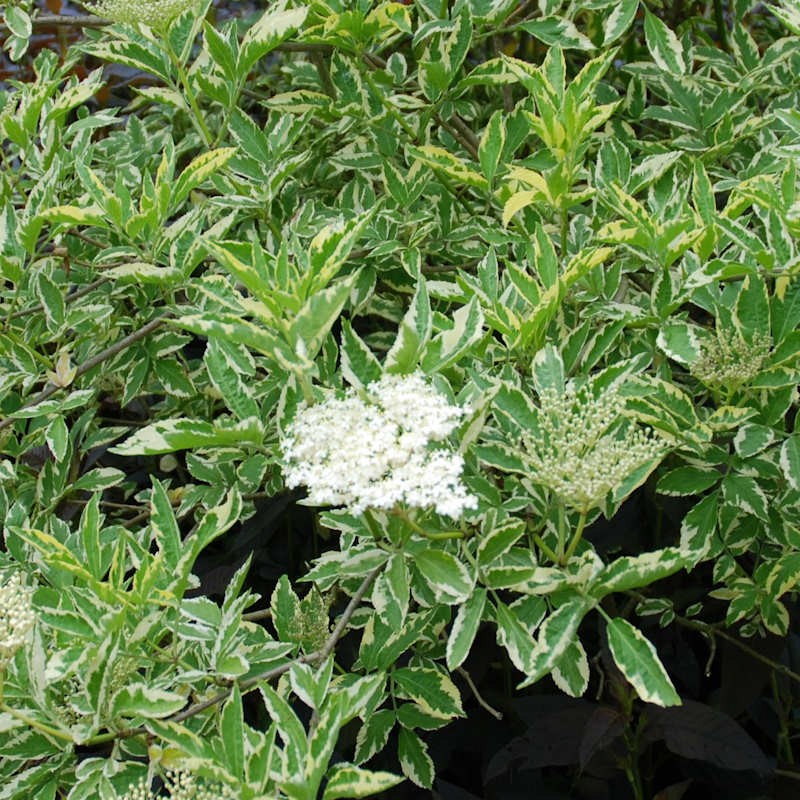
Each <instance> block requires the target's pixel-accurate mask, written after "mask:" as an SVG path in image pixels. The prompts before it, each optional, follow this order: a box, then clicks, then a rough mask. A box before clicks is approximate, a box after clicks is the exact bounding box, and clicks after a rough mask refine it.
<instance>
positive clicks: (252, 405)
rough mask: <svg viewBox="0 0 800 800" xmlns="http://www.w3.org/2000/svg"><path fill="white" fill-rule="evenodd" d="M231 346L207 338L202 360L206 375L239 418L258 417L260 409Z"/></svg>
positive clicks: (218, 340) (221, 341)
mask: <svg viewBox="0 0 800 800" xmlns="http://www.w3.org/2000/svg"><path fill="white" fill-rule="evenodd" d="M232 349H233V348H232V346H231V345H230V344H229V343H228V342H226V341H224V340H222V339H209V341H208V346H207V347H206V352H205V355H204V356H203V362H204V363H205V365H206V369H207V370H208V377H209V378H211V382H212V383H213V384H214V386H215V387H216V389H217V391H218V392H219V393H220V394H221V395H222V399H223V401H224V402H225V405H226V406H227V407H228V408H229V409H230V410H231V411H233V413H234V414H236V416H237V417H238V418H239V419H240V420H246V419H249V418H252V417H256V418H257V417H258V416H259V414H260V409H259V407H258V403H256V401H255V399H254V397H253V390H252V388H251V387H250V386H249V385H248V384H247V382H246V381H245V379H244V376H243V375H242V373H241V371H240V370H239V365H238V363H237V361H236V359H235V357H232V356H233V354H232V353H231V350H232Z"/></svg>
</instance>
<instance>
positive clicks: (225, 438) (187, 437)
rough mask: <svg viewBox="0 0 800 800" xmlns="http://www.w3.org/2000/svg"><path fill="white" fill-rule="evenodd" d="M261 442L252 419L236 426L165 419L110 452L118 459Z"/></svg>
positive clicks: (229, 423)
mask: <svg viewBox="0 0 800 800" xmlns="http://www.w3.org/2000/svg"><path fill="white" fill-rule="evenodd" d="M262 439H263V431H262V429H261V423H260V422H259V421H258V420H257V419H253V418H251V419H247V420H244V421H243V422H236V423H232V422H226V421H224V420H218V421H217V422H216V423H212V422H206V421H205V420H197V419H165V420H161V421H160V422H154V423H153V424H152V425H147V426H145V427H144V428H141V429H140V430H138V431H137V432H136V433H135V434H134V435H133V436H131V437H130V438H128V439H126V440H125V441H124V442H123V443H122V444H119V445H117V446H116V447H112V448H111V452H112V453H116V454H117V455H121V456H144V455H157V454H160V453H174V452H175V451H176V450H189V449H192V448H199V447H217V446H226V445H228V446H229V445H236V444H242V443H250V444H254V445H258V444H260V443H261V441H262Z"/></svg>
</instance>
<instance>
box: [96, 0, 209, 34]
mask: <svg viewBox="0 0 800 800" xmlns="http://www.w3.org/2000/svg"><path fill="white" fill-rule="evenodd" d="M84 5H85V6H86V7H87V8H88V9H89V10H90V11H91V12H92V13H94V14H97V16H98V17H104V18H105V19H110V20H112V22H124V23H127V24H134V23H137V22H141V23H142V24H143V25H149V26H150V27H151V28H155V29H162V28H166V27H167V25H169V23H170V22H172V20H173V19H175V17H177V16H178V15H179V14H182V13H183V12H184V11H186V10H187V9H189V8H191V7H192V6H194V5H197V0H97V2H94V3H84Z"/></svg>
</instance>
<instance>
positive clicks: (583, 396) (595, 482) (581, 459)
mask: <svg viewBox="0 0 800 800" xmlns="http://www.w3.org/2000/svg"><path fill="white" fill-rule="evenodd" d="M539 401H540V405H541V412H540V414H539V430H538V431H535V432H533V433H532V435H530V436H526V438H525V440H524V445H525V450H526V452H527V455H528V459H529V461H530V463H531V466H532V467H533V468H534V470H535V471H536V476H535V479H536V480H537V481H538V482H539V483H541V484H543V485H545V486H547V487H548V488H549V489H551V490H552V491H553V492H554V493H555V494H556V495H558V497H559V499H560V500H561V502H562V503H563V504H564V505H565V506H566V507H567V508H572V509H574V510H576V511H580V512H587V511H589V510H590V509H592V508H598V507H601V506H602V505H603V502H604V500H605V498H606V496H607V495H608V493H609V492H610V491H612V490H613V489H615V488H617V487H618V486H619V485H621V484H622V482H623V481H624V480H625V479H626V478H628V477H629V476H630V475H631V474H633V473H634V472H636V471H637V470H638V469H639V468H640V467H643V466H644V465H646V464H647V463H648V462H650V461H652V460H653V459H654V458H656V457H657V456H658V455H659V453H660V452H661V451H662V450H663V443H662V442H661V441H660V440H659V439H658V438H656V437H654V436H652V435H651V434H650V433H649V432H648V431H646V430H644V429H642V428H638V427H637V426H636V425H634V424H633V423H631V422H630V421H629V420H627V419H625V418H624V417H623V415H622V413H621V410H620V409H621V407H622V405H623V401H622V399H621V398H620V396H619V393H618V392H617V391H616V390H614V389H608V390H606V391H604V392H602V393H600V394H598V395H596V396H595V395H593V393H592V392H591V391H590V390H589V389H588V388H586V387H584V388H583V389H581V390H579V391H577V392H574V391H568V390H567V391H564V392H557V391H555V390H553V389H547V390H545V391H543V392H541V393H540V395H539Z"/></svg>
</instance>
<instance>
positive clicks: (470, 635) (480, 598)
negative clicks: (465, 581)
mask: <svg viewBox="0 0 800 800" xmlns="http://www.w3.org/2000/svg"><path fill="white" fill-rule="evenodd" d="M485 605H486V590H485V589H481V588H477V589H475V591H474V592H473V593H472V596H471V597H470V598H469V599H468V600H467V601H466V602H464V603H462V605H461V606H460V607H459V609H458V613H457V614H456V618H455V620H454V621H453V627H452V630H451V631H450V635H449V636H448V637H447V651H446V655H447V668H448V669H449V670H451V671H452V670H454V669H455V668H456V667H460V666H461V665H462V664H463V663H464V661H465V660H466V658H467V656H468V655H469V651H470V648H471V647H472V643H473V642H474V641H475V635H476V634H477V633H478V628H479V627H480V624H481V619H482V618H483V609H484V606H485Z"/></svg>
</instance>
